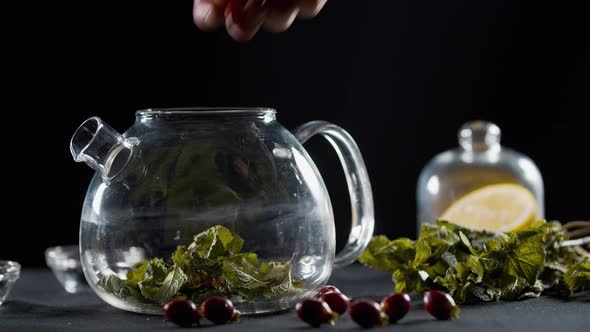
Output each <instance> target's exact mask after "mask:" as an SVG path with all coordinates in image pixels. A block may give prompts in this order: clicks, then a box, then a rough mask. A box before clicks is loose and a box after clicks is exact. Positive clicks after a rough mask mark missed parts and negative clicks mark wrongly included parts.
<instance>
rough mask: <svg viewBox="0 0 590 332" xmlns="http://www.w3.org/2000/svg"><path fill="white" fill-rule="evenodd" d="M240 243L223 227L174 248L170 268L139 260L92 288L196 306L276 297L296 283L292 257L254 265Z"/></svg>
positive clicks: (251, 255) (253, 256)
mask: <svg viewBox="0 0 590 332" xmlns="http://www.w3.org/2000/svg"><path fill="white" fill-rule="evenodd" d="M243 244H244V240H243V239H242V238H240V237H239V236H237V235H235V234H232V233H231V231H230V230H229V229H227V228H225V227H223V226H214V227H211V228H209V229H207V230H206V231H204V232H202V233H199V234H197V235H195V236H194V239H193V242H192V243H191V244H190V245H189V246H179V247H178V248H177V250H176V252H175V253H174V254H173V255H172V265H170V264H166V263H165V262H164V261H163V260H162V259H160V258H153V259H150V260H147V261H143V262H139V263H137V264H135V265H134V266H133V269H132V270H130V271H129V272H127V278H126V280H122V279H121V278H119V277H117V276H116V275H109V276H106V277H103V278H102V279H100V280H99V281H98V283H97V286H98V287H100V288H102V289H104V290H105V291H107V292H109V293H111V294H114V295H116V296H118V297H120V298H127V297H129V296H132V297H133V298H135V299H137V300H138V301H141V302H147V303H155V304H159V305H163V304H165V303H166V302H168V301H169V300H171V299H173V298H179V299H191V300H193V301H195V302H197V303H200V302H202V301H203V300H204V299H205V298H207V297H209V296H212V295H221V296H226V297H232V296H240V297H241V298H242V299H243V300H245V301H248V302H252V301H254V300H255V299H256V298H264V299H270V298H274V297H280V296H282V295H286V294H288V293H289V292H291V291H292V290H293V289H296V288H302V287H303V284H302V282H300V281H298V280H295V279H293V277H292V276H291V270H292V267H293V259H291V260H289V261H287V262H263V263H260V262H259V260H258V256H257V255H256V254H255V253H241V252H240V251H241V249H242V246H243Z"/></svg>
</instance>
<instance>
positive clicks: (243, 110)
mask: <svg viewBox="0 0 590 332" xmlns="http://www.w3.org/2000/svg"><path fill="white" fill-rule="evenodd" d="M275 113H276V111H275V109H273V108H268V107H174V108H147V109H143V110H139V111H137V112H136V113H135V114H136V115H137V116H153V115H180V116H182V115H191V116H194V115H239V114H242V115H247V114H250V115H274V114H275Z"/></svg>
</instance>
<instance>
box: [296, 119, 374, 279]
mask: <svg viewBox="0 0 590 332" xmlns="http://www.w3.org/2000/svg"><path fill="white" fill-rule="evenodd" d="M293 134H294V135H295V137H297V139H298V140H299V141H300V142H301V144H303V143H305V142H306V141H307V140H308V139H309V138H311V137H312V136H314V135H316V134H321V135H322V136H324V138H326V139H327V140H328V142H330V144H331V145H332V146H333V147H334V149H335V150H336V153H337V154H338V157H339V158H340V162H341V163H342V168H343V169H344V174H345V175H346V182H347V184H348V192H349V195H350V204H351V207H352V227H351V230H350V235H349V237H348V243H347V244H346V246H345V247H344V248H343V249H342V251H340V252H339V253H338V254H336V257H335V258H334V267H336V268H339V267H344V266H346V265H349V264H351V263H353V262H354V261H355V260H356V259H357V258H358V257H359V256H360V254H361V253H362V252H363V250H365V248H366V247H367V245H368V244H369V241H371V237H372V236H373V228H374V226H375V217H374V211H373V193H372V191H371V183H370V182H369V176H368V174H367V168H366V167H365V162H364V161H363V156H362V155H361V152H360V150H359V148H358V146H357V144H356V142H355V141H354V139H353V138H352V136H350V134H349V133H348V132H346V131H345V130H344V129H342V128H341V127H338V126H336V125H335V124H332V123H329V122H325V121H312V122H308V123H306V124H304V125H302V126H300V127H298V128H296V129H295V130H294V131H293Z"/></svg>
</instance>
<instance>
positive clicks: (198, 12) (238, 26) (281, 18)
mask: <svg viewBox="0 0 590 332" xmlns="http://www.w3.org/2000/svg"><path fill="white" fill-rule="evenodd" d="M326 1H327V0H195V4H194V7H193V19H194V21H195V24H196V25H197V26H198V27H199V28H200V29H201V30H204V31H210V30H213V29H216V28H219V27H221V26H224V25H225V29H226V30H227V32H228V34H229V35H230V36H231V37H232V38H233V39H235V40H237V41H240V42H245V41H248V40H250V39H252V37H254V35H255V34H256V32H258V30H259V29H260V27H263V28H264V29H266V30H268V31H271V32H275V33H278V32H283V31H285V30H287V29H288V28H289V27H290V26H291V24H292V23H293V21H294V20H295V18H297V17H302V18H312V17H315V16H316V15H317V14H318V13H319V11H320V10H321V9H322V7H323V6H324V4H325V3H326Z"/></svg>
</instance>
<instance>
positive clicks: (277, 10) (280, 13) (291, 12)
mask: <svg viewBox="0 0 590 332" xmlns="http://www.w3.org/2000/svg"><path fill="white" fill-rule="evenodd" d="M298 13H299V7H297V5H296V4H295V3H294V2H293V1H291V2H290V3H287V4H286V5H283V6H274V7H272V8H271V9H270V10H269V12H268V15H267V16H266V18H265V20H264V28H265V29H266V30H268V31H270V32H274V33H279V32H284V31H286V30H287V29H289V27H290V26H291V24H293V21H295V18H296V17H297V14H298Z"/></svg>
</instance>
